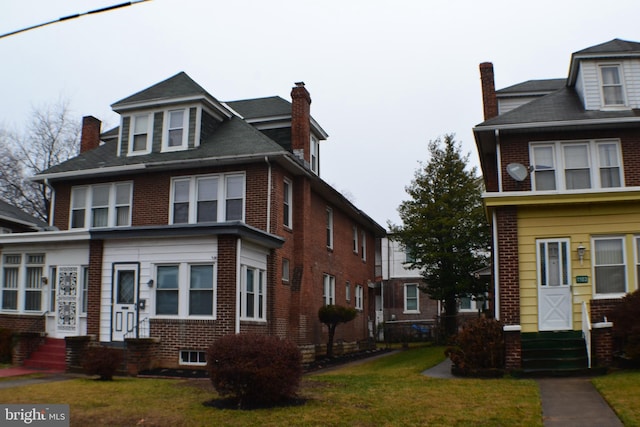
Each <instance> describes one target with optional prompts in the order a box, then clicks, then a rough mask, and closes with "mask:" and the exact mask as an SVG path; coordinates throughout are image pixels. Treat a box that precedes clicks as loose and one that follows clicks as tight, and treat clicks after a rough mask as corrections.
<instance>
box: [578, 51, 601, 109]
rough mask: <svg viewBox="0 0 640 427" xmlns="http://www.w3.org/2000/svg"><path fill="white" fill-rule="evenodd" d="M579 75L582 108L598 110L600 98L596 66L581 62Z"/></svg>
mask: <svg viewBox="0 0 640 427" xmlns="http://www.w3.org/2000/svg"><path fill="white" fill-rule="evenodd" d="M580 75H581V76H582V84H583V92H584V100H583V102H584V108H585V109H586V110H600V109H601V108H602V97H601V96H600V76H599V75H598V65H597V62H595V61H582V62H581V63H580Z"/></svg>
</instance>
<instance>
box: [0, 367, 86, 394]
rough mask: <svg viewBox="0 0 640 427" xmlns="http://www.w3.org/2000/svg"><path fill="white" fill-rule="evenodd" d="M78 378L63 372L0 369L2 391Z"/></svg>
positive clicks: (0, 387) (13, 368)
mask: <svg viewBox="0 0 640 427" xmlns="http://www.w3.org/2000/svg"><path fill="white" fill-rule="evenodd" d="M73 377H76V375H72V374H65V373H64V372H62V371H55V370H40V369H28V368H23V367H11V368H3V369H0V379H1V381H0V389H3V388H12V387H19V386H24V385H32V384H42V383H49V382H53V381H63V380H68V379H70V378H73Z"/></svg>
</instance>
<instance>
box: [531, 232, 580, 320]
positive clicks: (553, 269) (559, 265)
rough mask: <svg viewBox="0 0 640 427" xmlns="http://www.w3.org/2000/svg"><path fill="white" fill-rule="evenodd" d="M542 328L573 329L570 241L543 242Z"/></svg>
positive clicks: (540, 260) (540, 275)
mask: <svg viewBox="0 0 640 427" xmlns="http://www.w3.org/2000/svg"><path fill="white" fill-rule="evenodd" d="M537 246H538V248H537V249H538V253H537V259H538V272H537V273H538V328H539V330H540V331H561V330H570V329H572V318H571V317H572V313H571V284H570V277H571V273H570V266H569V241H568V240H539V241H538V242H537Z"/></svg>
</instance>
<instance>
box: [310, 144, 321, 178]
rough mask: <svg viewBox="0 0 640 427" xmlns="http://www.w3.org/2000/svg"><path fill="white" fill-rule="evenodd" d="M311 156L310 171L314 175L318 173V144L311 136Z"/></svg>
mask: <svg viewBox="0 0 640 427" xmlns="http://www.w3.org/2000/svg"><path fill="white" fill-rule="evenodd" d="M310 154H311V155H310V156H309V158H310V159H311V171H312V172H314V173H315V174H316V175H318V174H319V173H320V170H319V169H320V164H319V163H320V160H319V158H320V144H319V143H318V138H316V137H315V136H313V135H311V153H310Z"/></svg>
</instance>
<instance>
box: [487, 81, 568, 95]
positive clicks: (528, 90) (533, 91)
mask: <svg viewBox="0 0 640 427" xmlns="http://www.w3.org/2000/svg"><path fill="white" fill-rule="evenodd" d="M566 84H567V79H544V80H527V81H526V82H522V83H517V84H515V85H512V86H509V87H506V88H504V89H500V90H497V91H496V95H497V96H498V98H502V97H511V96H524V95H544V94H548V93H551V92H555V91H556V90H558V89H562V88H563V87H564V86H565V85H566Z"/></svg>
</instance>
